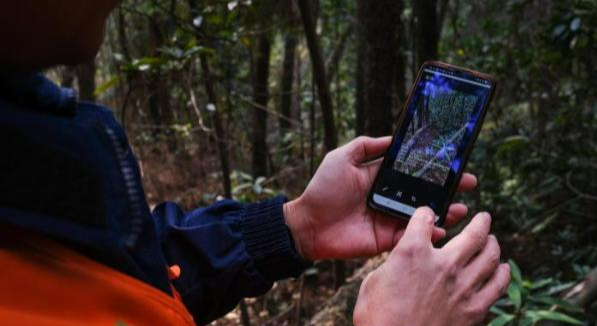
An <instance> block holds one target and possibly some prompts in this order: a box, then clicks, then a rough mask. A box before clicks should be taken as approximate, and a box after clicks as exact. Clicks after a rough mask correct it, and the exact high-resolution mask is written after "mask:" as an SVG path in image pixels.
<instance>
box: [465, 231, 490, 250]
mask: <svg viewBox="0 0 597 326" xmlns="http://www.w3.org/2000/svg"><path fill="white" fill-rule="evenodd" d="M467 236H468V239H469V241H470V242H472V244H473V246H474V247H475V248H476V249H477V250H481V249H482V248H483V247H484V246H485V242H486V239H487V234H485V233H484V232H483V231H479V230H470V231H468V232H467Z"/></svg>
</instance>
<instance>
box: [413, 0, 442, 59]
mask: <svg viewBox="0 0 597 326" xmlns="http://www.w3.org/2000/svg"><path fill="white" fill-rule="evenodd" d="M412 6H413V10H414V16H415V18H416V24H415V39H416V57H417V62H418V64H419V66H421V65H422V64H423V63H425V61H428V60H437V46H438V43H439V32H440V29H439V26H438V25H439V22H438V17H437V11H438V10H437V0H413V2H412Z"/></svg>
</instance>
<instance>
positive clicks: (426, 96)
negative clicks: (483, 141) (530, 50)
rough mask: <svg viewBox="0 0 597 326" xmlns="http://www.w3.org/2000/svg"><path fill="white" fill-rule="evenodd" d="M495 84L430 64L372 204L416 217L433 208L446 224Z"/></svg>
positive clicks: (404, 118) (438, 219)
mask: <svg viewBox="0 0 597 326" xmlns="http://www.w3.org/2000/svg"><path fill="white" fill-rule="evenodd" d="M493 88H494V85H493V82H492V80H491V79H490V78H488V77H482V76H479V75H477V74H473V73H471V72H468V71H466V70H461V69H456V68H452V67H450V66H446V67H444V66H443V65H436V64H425V65H424V66H423V68H422V69H421V72H420V73H419V78H418V80H417V84H416V85H415V88H414V89H413V91H412V94H411V96H410V98H409V102H408V103H407V105H406V107H405V110H406V112H404V113H403V116H402V121H401V124H400V126H399V127H398V130H397V132H396V134H395V136H394V139H393V142H392V145H391V147H390V149H389V151H388V153H387V154H386V157H385V159H384V163H383V165H382V167H381V169H380V172H379V174H378V176H377V179H376V182H375V185H374V187H373V189H372V192H371V195H370V196H371V197H370V198H369V202H370V204H371V205H372V206H374V207H375V208H378V209H381V210H383V211H386V212H389V213H392V214H394V215H398V216H404V217H410V216H411V215H412V214H413V213H414V211H415V209H416V208H417V207H421V206H429V207H430V208H431V209H433V210H434V211H435V213H436V216H437V217H436V222H438V223H439V224H441V223H443V218H444V217H445V214H446V212H447V209H448V207H449V201H450V200H451V197H452V195H453V193H454V191H455V184H456V182H458V181H459V180H457V179H458V178H459V177H460V175H461V172H462V169H464V164H465V163H466V160H467V158H468V157H467V156H468V152H469V151H468V150H469V148H470V147H471V146H472V145H473V143H474V141H475V138H476V136H477V133H478V130H479V128H480V124H481V123H482V121H483V117H484V115H485V110H486V108H487V106H488V102H489V100H490V98H491V94H492V91H493Z"/></svg>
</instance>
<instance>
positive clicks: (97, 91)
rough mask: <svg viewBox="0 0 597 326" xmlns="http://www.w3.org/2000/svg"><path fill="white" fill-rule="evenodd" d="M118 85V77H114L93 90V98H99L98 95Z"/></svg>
mask: <svg viewBox="0 0 597 326" xmlns="http://www.w3.org/2000/svg"><path fill="white" fill-rule="evenodd" d="M119 83H120V77H118V76H114V77H112V78H110V79H108V80H107V81H106V82H105V83H103V84H101V85H99V86H98V87H97V88H96V89H95V91H93V96H99V95H101V94H103V93H105V92H106V91H107V90H109V89H110V88H112V87H114V86H116V85H118V84H119Z"/></svg>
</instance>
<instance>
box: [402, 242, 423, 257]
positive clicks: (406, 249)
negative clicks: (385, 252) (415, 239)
mask: <svg viewBox="0 0 597 326" xmlns="http://www.w3.org/2000/svg"><path fill="white" fill-rule="evenodd" d="M396 251H397V253H398V254H399V255H400V256H401V257H402V258H406V259H414V258H415V257H417V256H418V255H419V254H420V253H421V251H422V248H421V246H419V245H417V244H416V243H411V242H409V243H405V244H403V245H399V246H398V248H396Z"/></svg>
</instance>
